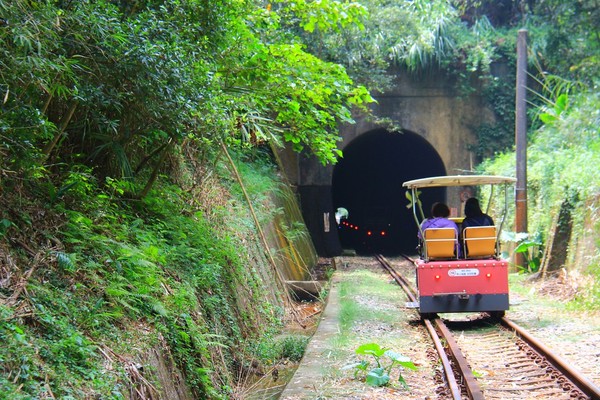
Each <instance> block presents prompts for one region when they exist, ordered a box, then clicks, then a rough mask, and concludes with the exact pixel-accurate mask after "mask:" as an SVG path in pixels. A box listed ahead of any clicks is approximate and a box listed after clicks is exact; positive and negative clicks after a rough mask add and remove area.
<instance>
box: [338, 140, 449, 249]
mask: <svg viewBox="0 0 600 400" xmlns="http://www.w3.org/2000/svg"><path fill="white" fill-rule="evenodd" d="M438 175H446V170H445V167H444V164H443V162H442V160H441V158H440V156H439V154H438V153H437V151H436V150H435V149H434V148H433V147H432V146H431V145H430V144H429V142H427V141H426V140H425V139H424V138H422V137H421V136H419V135H417V134H415V133H412V132H402V133H399V132H388V131H387V130H385V129H378V130H373V131H370V132H367V133H365V134H363V135H361V136H359V137H358V138H356V139H354V140H353V141H352V142H351V143H350V144H348V145H347V146H346V148H345V149H344V158H342V159H340V161H339V162H338V164H336V166H335V168H334V170H333V177H332V197H333V199H332V200H333V209H334V210H336V209H337V208H338V207H343V208H345V209H347V210H348V218H346V219H343V220H342V221H341V223H340V225H339V226H338V233H339V239H340V243H341V245H342V248H343V249H354V250H356V252H357V253H359V254H372V253H382V254H386V255H397V254H399V253H405V254H414V253H415V248H416V245H417V237H416V229H417V226H416V223H415V221H414V217H413V213H412V209H409V208H407V207H406V206H407V205H408V204H409V202H408V200H407V199H406V197H405V192H406V190H405V189H404V188H403V187H402V183H403V182H405V181H408V180H411V179H418V178H423V177H427V176H438ZM445 198H446V191H445V188H440V189H431V190H428V191H427V192H426V193H423V194H422V196H421V200H422V202H423V211H425V214H426V216H428V214H429V213H428V210H429V209H430V208H431V204H433V203H434V202H435V201H444V200H445Z"/></svg>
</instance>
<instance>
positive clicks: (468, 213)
mask: <svg viewBox="0 0 600 400" xmlns="http://www.w3.org/2000/svg"><path fill="white" fill-rule="evenodd" d="M481 214H483V212H482V211H481V207H479V200H477V199H476V198H475V197H471V198H470V199H468V200H467V201H466V202H465V217H477V216H479V215H481Z"/></svg>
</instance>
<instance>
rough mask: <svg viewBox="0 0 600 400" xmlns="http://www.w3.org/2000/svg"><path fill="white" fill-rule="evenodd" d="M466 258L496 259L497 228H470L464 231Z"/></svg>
mask: <svg viewBox="0 0 600 400" xmlns="http://www.w3.org/2000/svg"><path fill="white" fill-rule="evenodd" d="M463 243H464V246H463V249H464V252H465V258H485V257H495V256H496V254H497V251H496V227H495V226H469V227H466V228H465V229H464V230H463Z"/></svg>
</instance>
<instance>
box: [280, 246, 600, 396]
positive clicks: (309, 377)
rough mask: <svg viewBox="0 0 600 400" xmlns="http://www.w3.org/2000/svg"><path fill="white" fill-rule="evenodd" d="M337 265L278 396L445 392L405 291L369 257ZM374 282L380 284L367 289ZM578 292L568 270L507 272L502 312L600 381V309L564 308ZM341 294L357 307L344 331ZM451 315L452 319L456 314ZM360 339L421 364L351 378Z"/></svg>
mask: <svg viewBox="0 0 600 400" xmlns="http://www.w3.org/2000/svg"><path fill="white" fill-rule="evenodd" d="M389 261H390V262H391V263H392V264H393V265H394V266H395V267H396V268H399V269H402V270H406V271H407V273H408V275H409V276H410V275H411V274H410V271H411V266H410V265H409V264H408V263H406V262H405V260H404V259H400V258H398V259H389ZM336 268H337V271H336V273H335V274H334V276H333V279H332V284H331V289H330V294H329V301H328V305H327V307H326V309H325V312H324V313H323V314H322V315H320V324H319V327H318V329H317V333H316V334H315V335H314V336H313V339H312V340H311V343H310V344H309V347H308V349H307V352H306V354H305V356H304V359H303V361H302V364H301V366H300V368H299V369H298V371H297V372H296V374H295V375H294V376H293V378H292V380H291V381H290V382H289V383H288V385H287V387H286V389H285V390H284V392H283V394H282V395H281V397H280V398H281V399H284V400H298V399H383V400H385V399H388V398H390V399H391V398H394V399H397V398H403V399H446V398H449V397H448V395H447V393H446V391H445V389H444V385H443V382H442V379H441V369H440V366H439V365H438V362H437V360H436V357H435V355H434V354H432V349H431V345H430V339H429V336H428V335H427V333H426V332H425V330H424V329H423V328H422V327H421V326H420V324H419V323H418V316H417V314H416V312H415V311H414V310H409V309H406V308H405V307H404V304H405V301H406V299H405V297H404V295H401V296H399V295H398V294H399V293H400V290H399V289H398V288H397V287H395V284H394V283H393V282H392V281H391V279H390V277H389V276H388V275H387V274H386V273H384V272H383V271H382V270H381V268H380V267H379V265H378V264H377V262H376V261H375V260H374V259H372V258H368V257H340V258H337V259H336ZM372 287H377V289H376V290H371V289H370V288H372ZM388 288H389V289H390V290H388ZM396 289H397V291H395V290H396ZM576 291H577V284H576V283H575V282H571V281H569V279H567V278H566V277H565V276H559V277H557V278H551V279H547V280H545V281H544V282H539V281H526V280H524V279H522V278H519V277H516V278H514V279H513V278H512V277H511V306H510V307H511V308H510V310H509V311H508V312H507V316H508V317H509V318H511V319H512V320H514V321H515V322H516V323H518V324H520V325H521V326H523V327H524V328H526V329H527V330H528V331H529V332H530V333H532V334H533V335H534V336H536V337H538V338H539V339H541V340H543V341H544V342H545V343H546V344H547V345H548V346H549V347H550V348H552V349H554V350H555V351H557V352H558V353H559V354H560V355H561V356H562V357H563V358H565V359H566V360H568V361H571V362H574V363H575V365H577V367H578V368H579V369H580V370H581V371H582V372H583V373H584V374H586V376H588V378H589V379H590V380H592V381H593V382H594V383H595V384H596V385H600V313H599V312H580V311H573V310H572V309H571V308H570V307H568V306H566V304H567V302H568V300H569V299H570V298H572V297H573V295H574V294H575V293H576ZM342 298H344V302H347V301H348V300H350V302H351V303H353V304H354V305H355V307H354V312H355V313H358V314H357V315H355V318H356V320H355V322H354V323H353V324H351V326H349V327H347V328H346V332H345V333H344V332H342V330H343V328H340V321H341V320H343V319H344V315H343V314H344V313H348V312H349V311H347V310H346V309H345V308H344V307H341V306H340V302H341V300H342ZM346 308H347V307H346ZM449 317H452V318H454V315H452V316H449ZM459 318H469V316H465V315H461V316H460V317H459ZM342 325H343V322H342ZM365 343H378V344H380V345H381V346H384V347H386V348H389V349H392V350H394V351H396V352H398V353H401V354H402V355H404V356H406V357H408V358H410V360H411V361H413V362H414V364H415V365H417V366H418V370H417V371H412V370H406V369H399V368H395V369H394V370H393V373H392V375H391V377H392V380H391V381H390V384H388V385H387V386H385V387H380V388H373V387H370V386H368V385H366V384H365V383H364V380H361V379H355V377H354V374H353V371H352V370H345V369H344V366H346V365H348V364H351V363H353V362H357V361H360V360H361V359H363V358H364V357H360V356H357V355H356V354H355V353H354V350H355V349H356V348H357V347H358V346H360V345H361V344H365ZM371 360H372V359H371ZM371 360H369V361H371ZM398 373H402V376H403V377H404V379H405V380H406V383H407V386H408V388H406V387H404V386H403V385H401V384H400V383H399V382H398ZM359 377H360V374H359Z"/></svg>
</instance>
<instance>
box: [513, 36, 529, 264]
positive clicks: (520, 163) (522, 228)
mask: <svg viewBox="0 0 600 400" xmlns="http://www.w3.org/2000/svg"><path fill="white" fill-rule="evenodd" d="M526 97H527V30H526V29H520V30H519V36H518V40H517V88H516V101H515V145H516V156H517V171H516V173H517V176H516V178H517V183H516V187H515V231H516V232H517V233H521V232H527V103H526ZM524 263H525V258H524V255H523V254H521V253H517V254H515V264H517V265H521V266H524V265H523V264H524Z"/></svg>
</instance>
